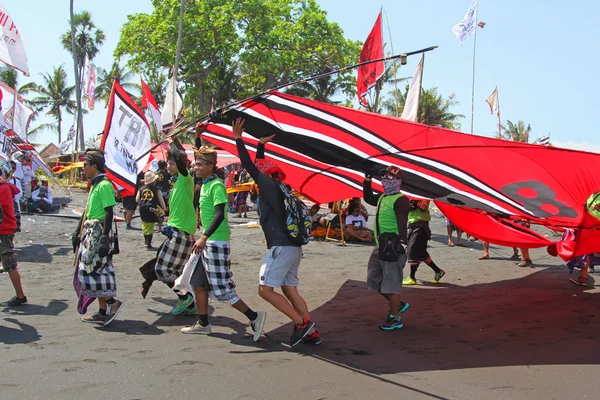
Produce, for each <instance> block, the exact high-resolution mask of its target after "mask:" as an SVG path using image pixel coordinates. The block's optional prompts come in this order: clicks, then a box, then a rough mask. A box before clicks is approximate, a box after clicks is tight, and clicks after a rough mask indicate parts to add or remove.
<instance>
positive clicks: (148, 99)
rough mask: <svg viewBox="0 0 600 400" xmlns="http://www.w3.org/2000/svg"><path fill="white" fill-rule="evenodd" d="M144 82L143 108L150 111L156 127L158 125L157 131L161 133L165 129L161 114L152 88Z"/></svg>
mask: <svg viewBox="0 0 600 400" xmlns="http://www.w3.org/2000/svg"><path fill="white" fill-rule="evenodd" d="M141 81H142V108H147V109H149V110H150V114H152V120H153V121H154V125H156V131H157V132H160V131H162V129H163V126H162V122H161V120H160V112H158V105H157V104H156V100H154V96H152V92H151V91H150V88H149V87H148V85H147V84H146V82H144V80H143V79H141Z"/></svg>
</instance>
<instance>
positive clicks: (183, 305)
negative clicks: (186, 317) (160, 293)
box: [171, 293, 194, 315]
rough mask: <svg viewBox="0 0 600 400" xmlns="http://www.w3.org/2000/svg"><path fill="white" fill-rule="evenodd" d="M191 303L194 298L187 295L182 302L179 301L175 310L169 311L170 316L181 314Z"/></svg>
mask: <svg viewBox="0 0 600 400" xmlns="http://www.w3.org/2000/svg"><path fill="white" fill-rule="evenodd" d="M193 302H194V298H193V297H192V296H191V295H190V294H189V293H188V295H187V297H186V298H185V299H184V300H181V299H179V301H178V302H177V305H176V306H175V308H174V309H172V310H171V314H173V315H179V314H181V313H182V312H184V311H185V309H186V308H188V307H189V306H190V304H192V303H193Z"/></svg>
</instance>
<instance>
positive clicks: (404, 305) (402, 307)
mask: <svg viewBox="0 0 600 400" xmlns="http://www.w3.org/2000/svg"><path fill="white" fill-rule="evenodd" d="M408 307H410V304H408V303H405V302H403V301H401V302H400V314H403V313H404V312H405V311H406V310H408Z"/></svg>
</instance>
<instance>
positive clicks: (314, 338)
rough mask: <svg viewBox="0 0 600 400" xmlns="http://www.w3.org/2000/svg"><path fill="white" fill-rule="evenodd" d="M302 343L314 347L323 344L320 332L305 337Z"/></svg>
mask: <svg viewBox="0 0 600 400" xmlns="http://www.w3.org/2000/svg"><path fill="white" fill-rule="evenodd" d="M302 343H305V344H313V345H319V344H321V335H319V331H317V330H316V329H315V331H314V332H313V333H309V334H308V335H306V336H304V339H302Z"/></svg>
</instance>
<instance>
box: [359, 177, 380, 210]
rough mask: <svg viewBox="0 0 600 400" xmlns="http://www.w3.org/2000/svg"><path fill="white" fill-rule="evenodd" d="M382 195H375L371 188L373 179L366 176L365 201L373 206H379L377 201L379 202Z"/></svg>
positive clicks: (364, 183) (364, 182)
mask: <svg viewBox="0 0 600 400" xmlns="http://www.w3.org/2000/svg"><path fill="white" fill-rule="evenodd" d="M379 197H381V195H380V194H375V193H373V188H372V186H371V178H370V177H368V176H365V180H364V181H363V199H365V202H366V203H367V204H370V205H372V206H376V205H377V201H379Z"/></svg>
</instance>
